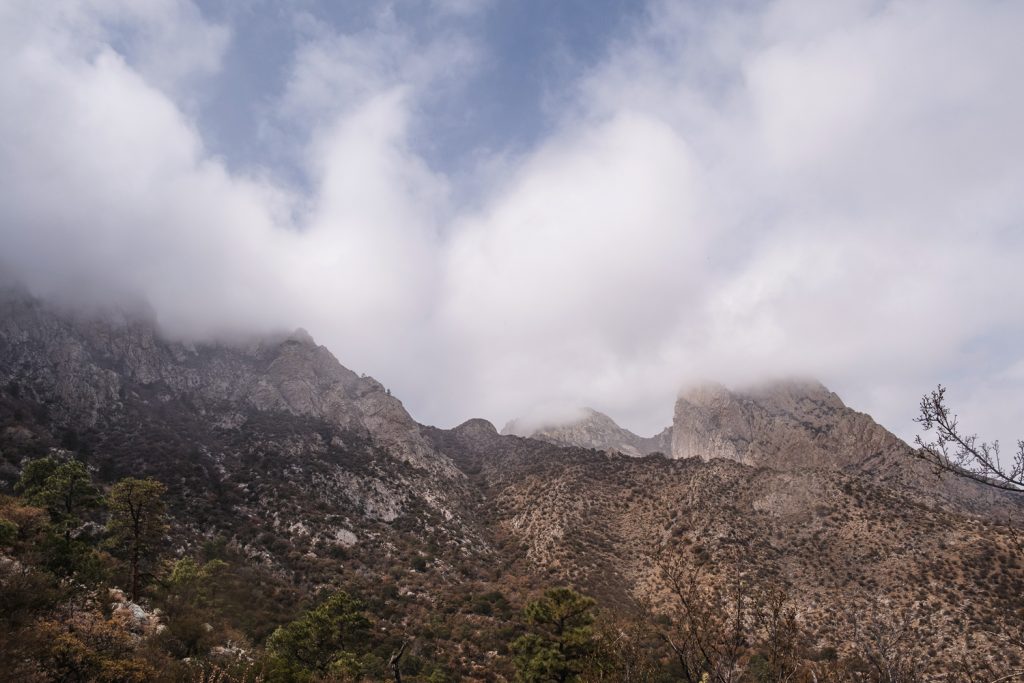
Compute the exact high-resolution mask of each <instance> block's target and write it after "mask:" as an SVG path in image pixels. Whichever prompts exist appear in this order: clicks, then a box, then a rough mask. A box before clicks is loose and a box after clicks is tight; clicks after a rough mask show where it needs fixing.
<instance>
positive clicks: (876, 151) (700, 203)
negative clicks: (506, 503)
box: [0, 0, 1024, 443]
mask: <svg viewBox="0 0 1024 683" xmlns="http://www.w3.org/2000/svg"><path fill="white" fill-rule="evenodd" d="M43 4H45V5H46V6H45V7H44V6H41V5H43ZM397 4H398V5H400V4H401V3H397ZM704 4H705V3H692V4H690V3H658V2H654V3H652V4H650V5H649V6H648V7H647V9H646V11H645V13H644V14H643V16H642V17H641V19H640V20H637V21H630V22H623V24H622V27H621V28H620V29H619V30H618V31H617V32H616V33H615V35H614V36H613V37H612V38H610V39H609V42H608V44H607V49H606V50H604V51H603V52H602V55H601V56H600V57H599V58H597V59H596V60H594V61H593V62H592V63H587V64H585V65H584V66H583V67H582V68H580V69H578V70H577V71H576V72H574V74H573V76H572V78H570V79H568V80H566V81H565V82H559V83H558V84H557V86H558V87H556V88H551V89H550V90H549V91H548V92H546V93H545V96H544V102H543V110H544V111H545V118H544V120H543V121H542V122H541V123H542V124H543V125H539V129H541V130H542V134H540V135H539V136H537V139H535V140H530V141H529V143H528V144H525V145H522V146H520V147H512V146H510V147H506V148H487V147H474V148H473V149H468V150H465V152H464V154H463V155H462V156H460V157H459V159H458V160H457V163H455V162H453V163H450V164H444V163H439V162H438V160H437V159H432V158H430V157H429V155H427V154H425V153H424V152H423V149H424V147H425V142H429V140H430V138H431V135H432V130H433V129H434V127H436V126H441V125H446V124H445V123H444V122H439V121H437V120H435V119H434V118H432V115H431V114H430V112H436V111H438V107H437V106H436V104H437V102H438V100H439V98H440V99H445V98H448V99H449V100H450V101H447V102H446V106H445V107H444V110H445V111H454V110H456V109H459V108H465V109H466V110H468V111H473V110H474V108H475V107H481V106H483V105H482V103H480V102H478V101H476V100H475V99H474V98H475V97H478V95H477V94H475V91H474V90H473V89H472V88H468V87H461V86H460V83H464V82H469V81H470V80H471V79H473V78H478V77H479V76H480V72H481V70H485V69H486V68H487V65H488V64H489V63H491V62H493V61H495V60H507V59H515V58H516V55H515V54H511V53H509V52H507V51H498V50H497V48H496V47H495V46H494V44H492V42H491V41H489V40H488V37H487V36H486V35H482V34H480V33H479V32H476V31H475V29H474V27H476V26H478V24H474V23H472V21H471V19H470V17H471V16H472V14H473V13H474V12H480V13H483V12H487V11H489V5H490V3H480V4H479V5H475V4H474V3H466V2H455V3H452V2H447V3H438V4H437V5H436V6H434V7H432V9H431V12H433V13H435V14H436V15H437V16H438V17H440V18H439V19H437V22H439V23H438V28H437V30H436V32H431V31H429V30H428V31H425V30H423V27H422V26H413V25H411V24H410V23H408V22H406V21H403V20H402V19H401V14H400V13H396V12H388V11H383V10H382V11H381V12H380V14H379V15H378V16H376V17H375V18H374V19H373V21H372V23H371V24H370V25H369V26H362V27H360V29H359V30H358V31H350V30H347V29H346V28H345V27H343V26H341V27H339V26H335V25H332V24H331V23H330V22H325V21H322V20H319V19H318V18H317V17H316V15H315V13H313V12H309V11H305V10H303V11H300V10H299V9H297V8H298V7H300V6H301V3H299V4H297V5H295V7H293V8H292V9H290V10H282V12H289V11H291V12H293V14H294V16H290V17H288V18H287V21H291V22H293V23H294V25H295V26H296V29H295V30H296V32H297V35H298V36H299V38H298V39H297V47H296V48H295V49H294V50H292V51H291V52H290V57H289V59H288V60H287V62H286V63H285V64H284V65H282V67H281V68H282V69H283V76H282V84H281V86H280V87H279V88H277V89H276V90H274V91H272V92H268V93H266V94H265V97H263V99H261V100H259V101H254V102H252V105H251V106H252V108H254V111H256V112H258V114H257V115H258V118H260V119H261V121H262V122H263V128H264V130H265V132H266V134H265V135H262V136H260V137H257V138H254V139H252V140H251V142H250V143H249V144H250V145H251V146H252V147H254V148H256V147H259V146H266V148H267V150H266V155H265V161H264V162H251V161H247V162H246V163H240V162H238V161H237V160H235V159H233V158H232V157H231V156H230V155H225V154H224V153H222V152H217V151H214V149H215V148H216V146H215V145H214V144H213V142H212V141H211V139H210V136H209V134H208V132H207V131H209V130H212V128H211V123H210V121H208V120H207V118H206V117H209V116H211V115H210V114H208V113H204V112H205V110H204V108H203V96H204V95H203V94H204V93H207V92H209V90H210V89H216V88H218V87H221V81H219V80H218V79H225V78H228V77H229V76H230V77H234V76H233V75H232V74H226V72H225V70H224V66H223V65H224V63H225V54H227V51H228V50H229V49H230V47H231V45H232V44H233V41H237V40H238V39H239V34H238V30H239V29H238V28H237V27H236V26H233V25H232V23H231V22H230V21H228V20H225V21H219V20H214V19H211V18H209V17H208V16H207V15H206V14H204V12H203V11H201V10H200V9H199V8H197V7H196V6H193V5H192V4H190V3H189V2H185V1H184V0H181V1H177V0H160V1H159V2H147V3H142V4H139V3H134V2H129V1H128V0H96V1H90V2H78V3H74V2H68V3H59V2H58V3H34V2H29V1H27V0H25V1H19V0H15V1H14V2H7V3H4V4H3V6H2V7H0V240H2V248H0V269H2V270H3V271H5V272H6V273H8V274H10V275H11V276H12V277H15V278H17V279H19V280H20V281H22V282H24V283H25V284H26V286H28V287H29V288H30V289H31V290H32V291H33V292H34V293H36V294H37V295H40V296H44V297H48V298H51V299H56V300H59V301H61V302H63V303H70V304H72V305H76V306H91V305H96V304H103V305H111V304H116V303H117V302H134V301H139V300H142V301H145V302H147V304H148V305H149V306H151V308H152V310H153V312H154V314H155V315H156V317H157V318H158V320H159V322H160V325H161V327H162V329H163V330H165V331H166V333H167V334H168V335H170V336H173V337H178V338H189V339H196V340H214V339H220V338H224V337H228V336H231V335H237V334H239V333H260V332H269V331H276V330H280V329H290V328H295V327H299V326H301V327H304V328H306V329H308V330H309V331H310V332H311V333H312V334H313V336H314V337H315V338H316V339H317V340H318V341H319V342H320V343H322V344H324V345H326V346H327V347H328V348H330V349H331V351H332V352H334V354H335V355H336V356H337V357H338V358H339V359H340V360H341V362H342V363H343V364H345V365H346V366H348V367H350V368H352V369H354V370H356V371H358V372H366V373H369V374H372V375H374V376H375V377H377V378H378V379H380V380H381V381H382V382H384V383H385V384H386V385H387V386H388V387H389V388H390V389H391V390H392V391H393V392H394V393H395V394H396V395H397V396H399V397H400V398H402V400H403V401H404V402H405V404H406V406H407V407H408V408H409V410H410V412H411V413H412V414H413V415H414V416H415V417H416V418H417V419H419V420H420V421H422V422H427V423H434V424H439V425H442V426H450V425H453V424H457V423H459V422H461V421H462V420H464V419H467V418H469V417H474V416H479V417H485V418H488V419H490V420H492V421H493V422H495V423H496V424H497V425H498V426H499V427H500V426H501V425H502V424H504V422H506V421H507V420H509V419H511V418H513V417H516V416H520V415H530V416H533V417H534V418H536V416H537V415H539V414H549V415H557V414H569V412H568V411H569V410H571V408H574V407H577V406H581V405H587V406H592V407H594V408H596V409H598V410H601V411H602V412H606V413H608V414H609V415H611V416H612V417H613V418H615V419H616V420H617V421H619V422H620V424H622V425H623V426H626V427H628V428H630V429H633V430H634V431H636V432H638V433H640V434H643V435H650V434H653V433H655V432H657V431H659V430H660V429H661V428H663V427H664V426H666V425H667V424H669V422H670V420H671V414H672V406H673V402H674V397H675V395H676V394H677V392H678V391H679V389H680V388H681V387H682V386H685V385H686V384H688V383H692V382H694V381H701V380H706V379H715V380H718V381H722V382H724V383H726V384H745V383H749V382H751V381H756V380H759V379H764V378H770V377H778V376H787V375H792V374H799V375H803V376H814V377H817V378H818V379H820V380H821V381H822V382H824V383H825V384H826V385H828V386H829V387H830V388H831V389H833V390H834V391H836V392H837V393H839V394H840V396H842V397H843V398H844V400H846V402H847V403H848V404H850V405H852V406H854V407H855V408H857V409H859V410H863V411H866V412H869V413H871V414H872V415H874V416H875V417H876V419H878V420H880V421H881V422H882V423H883V424H884V425H886V426H887V427H889V428H891V429H893V430H894V431H896V432H897V433H898V434H900V435H901V436H904V437H907V438H909V437H911V436H912V435H913V434H914V425H913V424H912V423H911V422H910V420H911V418H912V417H913V416H914V415H915V413H916V405H917V401H918V399H919V397H920V396H921V394H923V393H924V392H926V391H928V390H930V389H932V388H934V386H935V385H936V384H937V383H939V382H942V383H944V384H947V385H949V387H950V392H949V399H950V402H951V403H952V404H953V405H954V407H955V408H957V409H958V411H959V412H960V413H961V415H962V417H963V420H964V423H965V426H968V428H969V429H974V430H978V431H981V432H982V433H983V434H984V435H986V436H989V437H1001V438H1002V439H1003V440H1004V441H1007V442H1010V443H1012V440H1013V439H1014V438H1015V437H1017V436H1024V402H1022V401H1021V400H1020V396H1022V395H1024V394H1022V390H1024V344H1022V343H1021V342H1022V340H1024V287H1022V286H1021V282H1020V275H1019V266H1020V263H1021V260H1022V259H1021V257H1022V256H1024V193H1022V192H1021V188H1022V187H1024V127H1022V126H1021V121H1024V89H1022V88H1021V87H1020V69H1021V66H1022V65H1024V41H1021V40H1020V35H1021V30H1022V28H1024V5H1022V4H1020V3H1007V2H996V1H994V0H993V1H967V0H964V1H954V0H929V1H924V0H921V1H903V2H878V1H870V2H869V1H867V0H864V1H858V0H849V1H846V0H842V1H840V2H831V3H817V2H810V1H803V2H786V1H780V2H765V3H759V4H750V3H736V4H732V3H715V8H714V9H709V8H707V7H704V6H703V5H704ZM289 7H291V6H289ZM445 12H450V13H452V17H453V18H452V19H451V20H450V21H449V23H444V22H445V21H448V20H445V19H444V17H445V16H447V15H446V14H445ZM268 20H270V19H268ZM273 20H275V21H277V20H280V18H273ZM449 123H450V122H449ZM220 124H221V125H224V122H223V121H221V122H220ZM498 134H499V135H500V131H498ZM216 149H219V148H216ZM250 151H251V150H250ZM239 155H240V156H239V158H241V152H240V153H239ZM247 158H250V159H251V158H257V159H259V158H260V155H259V154H256V155H254V156H253V155H250V156H249V157H247ZM283 158H287V159H290V160H291V163H294V165H295V167H296V168H297V169H299V171H300V174H301V176H302V177H303V178H304V179H305V180H304V181H302V182H292V181H289V180H284V179H282V174H281V173H278V172H276V170H275V167H274V165H273V163H271V161H269V160H271V159H283Z"/></svg>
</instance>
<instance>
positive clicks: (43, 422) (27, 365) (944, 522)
mask: <svg viewBox="0 0 1024 683" xmlns="http://www.w3.org/2000/svg"><path fill="white" fill-rule="evenodd" d="M685 401H686V403H685V404H683V409H682V413H683V414H682V416H681V417H680V419H679V423H680V424H682V425H684V427H685V429H687V430H689V433H690V434H692V435H693V437H694V440H693V442H692V443H688V444H685V445H686V447H687V448H690V449H691V451H690V452H693V450H695V449H698V448H706V447H705V446H702V445H700V444H703V443H706V440H705V441H700V440H699V439H704V438H705V437H707V436H708V435H713V434H717V435H719V437H720V446H721V448H722V449H732V450H726V452H727V454H728V455H729V456H730V457H725V458H722V457H711V458H708V459H705V458H703V457H685V458H670V457H661V456H651V455H647V456H644V455H643V454H640V456H639V457H638V456H635V455H629V454H627V453H626V452H625V451H623V449H621V448H619V449H598V448H595V447H593V446H580V445H573V444H567V443H558V442H557V441H556V440H554V439H535V438H527V437H521V436H515V435H508V434H500V433H498V431H497V430H496V429H495V427H494V425H492V424H491V423H490V422H487V421H486V420H482V419H479V418H474V419H470V420H467V421H465V422H464V423H462V424H460V425H458V426H457V427H455V428H453V429H439V428H435V427H429V426H424V425H420V424H418V423H417V422H416V421H415V420H413V419H412V417H411V416H410V415H409V414H408V412H407V411H405V409H404V407H402V405H401V402H400V401H398V399H397V398H395V397H392V396H390V395H389V393H388V392H387V391H386V389H384V388H383V387H382V386H381V385H380V383H379V382H377V381H376V380H373V379H372V378H367V377H361V376H359V375H357V374H356V373H355V372H353V371H351V370H349V369H347V368H345V367H344V366H343V365H341V363H340V362H339V361H338V360H337V359H336V358H334V356H333V355H332V354H330V352H329V351H328V350H327V349H325V348H324V347H322V346H317V345H316V344H315V342H314V341H313V340H312V339H311V338H309V336H308V335H304V334H302V333H301V332H296V333H295V334H292V335H283V336H280V337H277V338H274V339H265V340H263V341H262V342H258V343H252V344H247V345H242V346H237V345H236V346H232V345H228V344H185V343H182V342H174V341H168V340H166V339H163V338H161V337H160V335H159V334H158V333H157V331H156V330H155V328H154V327H153V326H152V324H151V323H148V322H145V321H138V320H130V319H128V320H120V319H119V320H103V319H101V320H95V319H94V320H81V319H74V320H72V319H68V318H67V317H64V316H62V315H61V314H60V313H59V312H57V311H55V310H53V309H52V308H49V307H47V306H46V305H44V304H42V303H40V302H26V301H16V302H6V303H4V304H3V305H2V307H0V452H2V455H0V482H2V483H4V484H5V485H6V486H7V487H8V488H9V487H10V485H11V483H12V482H13V481H14V479H15V478H16V477H17V474H18V470H19V468H20V467H21V466H22V465H23V463H24V461H25V460H26V459H28V458H32V457H38V456H39V455H45V454H48V453H58V454H65V455H66V454H68V453H74V454H75V457H79V458H82V459H84V460H85V461H86V462H88V464H89V465H90V467H92V468H93V469H94V470H95V471H96V473H97V476H98V477H99V478H101V479H102V480H104V481H112V480H113V479H115V478H117V477H119V476H129V475H130V476H153V477H155V478H157V479H160V480H161V481H164V482H165V483H166V484H167V486H168V496H169V503H170V509H171V511H172V514H173V515H174V517H175V519H176V520H177V526H176V527H175V528H176V531H175V532H174V534H175V536H174V538H173V542H174V547H175V548H178V549H179V550H178V551H177V552H182V553H189V552H195V549H197V548H201V547H203V545H204V544H206V543H208V542H209V541H210V539H214V538H220V539H223V540H224V542H225V543H227V544H228V546H229V547H231V548H234V549H236V551H237V552H238V553H239V554H241V555H243V556H245V557H247V558H249V561H251V562H254V563H259V565H260V566H262V567H265V568H266V571H267V572H270V573H271V575H272V576H274V577H277V578H275V579H274V580H275V581H279V582H281V585H290V586H298V587H300V589H301V591H303V592H304V593H305V594H308V595H312V594H315V593H316V592H317V591H318V590H321V589H323V588H324V587H327V586H334V587H337V586H339V585H340V586H344V585H347V583H350V582H360V585H362V586H364V587H365V590H371V591H372V590H378V589H380V590H383V589H382V588H381V586H382V585H384V584H387V585H388V586H393V587H394V591H395V593H394V594H395V595H401V596H404V597H403V601H404V602H403V603H402V604H403V605H404V608H403V609H404V610H405V611H404V612H402V613H401V616H400V617H396V618H399V621H396V623H395V624H393V628H395V629H396V630H397V629H401V628H406V627H407V622H408V620H410V619H414V620H422V622H423V623H424V624H427V623H431V622H430V619H431V616H430V615H432V614H434V613H436V611H437V610H438V609H440V607H439V606H440V605H449V604H450V603H449V602H447V601H449V600H455V601H456V602H457V601H458V600H462V599H464V597H458V596H464V595H465V591H470V592H471V593H472V592H475V593H481V594H486V593H488V592H493V591H496V590H500V591H505V592H507V593H508V594H509V595H510V596H512V597H513V598H515V599H517V600H520V599H522V598H523V596H526V595H529V594H531V592H535V591H536V590H537V589H538V588H540V587H543V586H545V585H550V584H551V583H560V584H569V585H573V586H577V587H578V588H580V589H581V590H584V591H586V592H588V593H590V594H592V595H594V596H595V597H597V598H598V599H599V600H600V601H601V602H602V604H604V605H607V606H609V607H611V608H614V609H615V610H616V611H618V612H620V613H621V614H643V613H646V612H647V611H652V610H653V612H654V613H661V614H667V613H671V610H672V609H673V607H672V592H671V590H670V588H669V586H668V585H667V584H666V579H665V571H667V569H666V567H667V566H669V565H667V564H666V562H668V561H671V562H672V563H676V565H678V566H679V567H682V568H684V569H685V570H686V571H688V572H690V571H692V572H697V571H698V570H699V571H703V572H705V573H706V576H705V577H704V579H703V581H706V582H707V583H706V585H707V586H713V585H717V584H721V583H722V582H724V581H727V579H728V576H729V572H731V571H736V572H742V573H743V575H744V576H746V577H749V580H750V581H752V582H755V583H757V585H759V586H763V587H764V588H765V589H766V590H767V589H769V588H771V589H773V590H774V589H780V588H784V589H785V590H786V591H788V592H789V593H790V595H791V599H792V601H793V604H794V605H795V606H796V608H798V612H799V614H800V615H802V616H801V618H802V619H804V620H805V621H806V622H807V623H809V624H814V625H815V628H816V629H817V630H816V632H815V633H816V635H815V638H816V640H815V641H814V643H813V644H812V645H813V647H814V648H817V649H819V650H820V649H826V648H830V647H832V648H836V649H837V650H838V651H839V652H840V653H841V654H843V655H844V656H846V655H848V654H849V653H851V652H853V649H852V648H853V647H854V645H853V644H852V643H853V642H854V639H855V638H856V632H855V631H854V630H851V626H850V622H849V621H848V616H849V615H848V614H847V613H846V612H844V611H843V610H841V609H838V608H837V605H843V606H845V608H848V609H849V610H860V611H861V612H864V613H866V611H868V610H870V609H871V608H872V606H874V605H878V604H887V605H890V611H891V612H892V614H893V615H894V617H893V618H894V619H897V618H904V617H906V618H913V619H915V620H916V621H915V624H917V628H918V631H919V641H920V642H919V643H915V644H914V646H913V647H914V648H918V649H919V650H920V652H921V653H922V656H924V653H927V652H928V650H929V649H932V650H934V651H935V652H938V653H939V655H937V656H936V657H937V658H936V657H932V659H933V660H934V661H935V662H937V664H935V665H934V666H937V667H940V668H941V666H943V665H944V664H943V663H948V662H952V661H956V657H959V656H960V653H961V650H962V648H963V647H965V645H964V642H962V641H960V640H957V639H958V638H960V635H958V634H960V633H961V632H962V628H961V626H960V625H958V621H957V620H958V619H961V620H962V619H963V618H964V617H962V616H958V615H962V614H964V613H966V614H967V615H968V617H967V618H968V619H969V620H970V623H977V624H985V623H993V624H1007V625H1009V626H1013V625H1014V624H1018V623H1019V622H1020V619H1018V617H1017V616H1016V614H1017V613H1016V611H1015V610H1017V609H1018V608H1020V609H1024V603H1021V604H1018V603H1020V598H1019V596H1020V595H1024V569H1022V568H1021V567H1019V566H1018V565H1016V564H1014V563H1012V562H1010V561H1009V560H1005V561H1004V560H1003V559H1002V558H1008V557H1011V556H1012V548H1013V543H1014V540H1013V539H1014V538H1015V536H1014V535H1013V532H1012V530H1011V529H1008V528H1007V527H1005V517H1006V514H1009V513H1011V512H1014V510H1016V508H1013V509H1011V507H1009V506H1010V503H1009V502H1008V501H1009V499H1008V498H1006V497H1000V496H998V495H997V494H994V493H991V492H987V491H983V490H982V489H981V488H980V487H978V486H974V488H965V486H967V485H964V486H961V485H960V484H959V483H958V482H949V483H948V484H942V485H941V486H940V485H938V484H936V483H935V480H934V479H933V478H932V479H928V478H925V474H926V473H925V472H924V471H922V470H921V469H920V468H919V467H918V466H917V465H915V464H914V463H913V462H912V460H911V459H910V457H909V453H908V452H901V453H896V452H895V451H893V452H891V453H890V452H887V451H885V449H884V448H882V447H887V445H888V444H890V443H895V442H890V441H889V440H888V439H889V437H891V435H889V436H888V437H887V436H885V435H886V434H888V433H887V432H885V431H884V430H883V429H882V428H881V427H879V426H877V425H874V423H873V421H871V420H870V418H869V417H867V416H863V415H862V414H859V413H856V411H850V410H849V409H847V408H846V407H845V406H844V405H843V404H842V402H841V401H840V400H839V399H838V397H836V396H835V395H834V394H832V393H831V392H828V391H827V390H825V389H824V387H821V386H820V385H817V387H813V386H812V387H810V388H809V389H808V388H806V387H805V388H803V389H799V390H797V388H793V389H776V390H765V391H763V392H761V393H753V394H745V393H742V392H733V391H729V390H725V389H724V388H715V389H707V390H703V392H696V393H692V392H691V393H690V394H686V395H685ZM677 407H678V406H677ZM591 417H594V415H591ZM604 417H607V416H604ZM598 419H599V420H600V418H598ZM609 420H610V419H609ZM844 421H845V422H844ZM840 423H843V424H846V426H845V427H843V426H836V425H838V424H840ZM603 424H604V425H605V426H607V423H603ZM873 425H874V426H873ZM879 430H881V431H879ZM675 436H676V434H673V439H674V437H675ZM865 437H867V438H866V440H865ZM891 438H892V439H895V437H891ZM873 439H874V440H873ZM900 443H902V442H900ZM694 444H697V445H696V446H694ZM851 444H853V445H854V446H856V448H854V447H853V446H851ZM626 445H628V444H626ZM903 447H904V448H907V447H906V445H905V444H903ZM673 448H674V445H673ZM842 448H848V451H847V452H846V453H845V454H844V453H839V455H834V454H833V453H832V450H835V449H842ZM666 455H670V453H666ZM824 456H829V457H830V458H831V460H829V461H828V462H826V463H825V464H826V465H828V466H815V467H809V466H806V465H807V463H808V462H814V461H815V459H818V460H820V459H821V458H823V457H824ZM62 457H63V456H62ZM821 464H822V463H821V462H818V465H821ZM986 496H987V497H986ZM997 512H998V513H1000V514H999V515H996V514H995V513H997ZM1003 513H1006V514H1003ZM1001 520H1002V521H1001ZM740 548H742V551H740ZM673 566H675V565H673ZM410 568H414V569H410ZM389 577H390V578H389ZM389 582H390V583H389ZM388 590H390V588H389V589H388ZM452 596H456V597H452ZM1007 596H1010V597H1007ZM1013 596H1017V597H1013ZM465 599H468V598H465ZM449 609H452V608H451V607H449ZM456 613H457V609H456ZM1022 613H1024V612H1022ZM410 615H414V616H410ZM925 616H927V620H925ZM467 618H468V617H467ZM474 618H475V617H474ZM402 620H404V621H402ZM417 623H418V622H417ZM469 641H472V639H469ZM982 641H983V642H981V644H978V643H975V644H974V645H972V647H975V648H976V649H977V652H978V653H979V654H978V656H982V657H987V656H989V654H990V653H993V652H997V651H998V643H997V642H996V641H994V640H993V641H992V642H987V641H984V639H983V638H982ZM444 647H445V648H449V651H450V652H452V653H459V654H457V655H456V654H453V655H452V657H453V659H459V658H461V660H460V661H463V664H460V665H459V666H463V667H464V669H463V670H464V672H465V675H466V676H467V677H471V678H475V679H476V680H496V679H494V678H489V677H488V673H487V672H488V671H489V670H491V669H493V668H494V667H495V666H498V665H497V664H495V663H494V660H493V658H491V657H490V655H488V652H487V651H485V650H483V649H476V646H475V645H474V643H472V642H468V641H466V639H462V640H457V639H454V638H452V639H451V640H450V641H446V644H445V645H444ZM958 648H959V649H958Z"/></svg>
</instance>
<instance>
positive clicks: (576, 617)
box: [511, 588, 597, 682]
mask: <svg viewBox="0 0 1024 683" xmlns="http://www.w3.org/2000/svg"><path fill="white" fill-rule="evenodd" d="M596 604H597V603H596V602H595V601H594V599H593V598H590V597H587V596H585V595H581V594H579V593H577V592H576V591H574V590H572V589H571V588H551V589H548V590H547V591H545V593H544V596H543V597H541V598H540V599H539V600H535V601H533V602H531V603H529V604H528V605H527V606H526V608H525V609H524V610H523V616H524V617H525V619H526V623H527V626H528V627H529V630H530V632H529V633H526V634H525V635H523V636H520V637H519V638H517V639H516V640H515V642H513V643H512V645H511V650H512V653H513V655H514V661H515V665H516V680H519V681H530V682H534V681H537V682H540V681H559V682H563V681H576V680H579V679H580V674H581V673H582V671H583V669H584V664H585V661H586V659H587V658H588V657H589V656H590V654H591V652H592V651H593V649H594V630H593V626H592V625H593V623H594V607H595V605H596Z"/></svg>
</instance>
